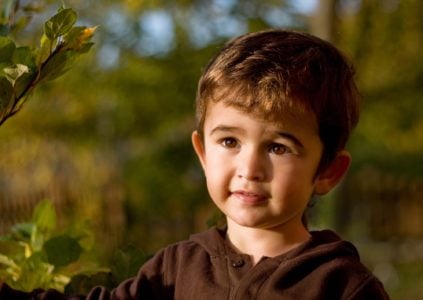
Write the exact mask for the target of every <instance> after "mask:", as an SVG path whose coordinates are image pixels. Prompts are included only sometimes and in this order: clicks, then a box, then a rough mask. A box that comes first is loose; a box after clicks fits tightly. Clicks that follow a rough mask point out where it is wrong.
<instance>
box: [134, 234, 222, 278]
mask: <svg viewBox="0 0 423 300" xmlns="http://www.w3.org/2000/svg"><path fill="white" fill-rule="evenodd" d="M221 234H222V232H221V231H220V230H218V229H216V228H212V229H209V230H207V231H204V232H201V233H196V234H193V235H191V237H190V238H189V239H188V240H184V241H180V242H178V243H174V244H171V245H168V246H166V247H165V248H162V249H161V250H159V251H158V252H157V253H156V254H155V255H154V256H153V257H152V258H151V259H150V260H149V261H148V262H147V263H146V264H145V265H144V267H143V268H142V269H147V268H151V267H154V268H155V269H161V270H162V271H163V272H172V271H177V269H179V268H182V267H186V266H187V265H192V264H195V263H199V262H200V261H202V260H204V259H207V257H209V256H214V255H219V254H221V253H222V252H223V251H224V250H223V238H222V236H221Z"/></svg>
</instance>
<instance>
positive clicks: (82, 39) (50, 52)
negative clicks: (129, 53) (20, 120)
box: [0, 7, 96, 125]
mask: <svg viewBox="0 0 423 300" xmlns="http://www.w3.org/2000/svg"><path fill="white" fill-rule="evenodd" d="M76 21H77V13H76V12H75V11H74V10H73V9H72V8H63V7H62V8H60V9H59V11H58V12H57V13H56V14H55V15H54V16H52V17H51V18H50V19H49V20H48V21H46V22H45V23H44V33H43V35H42V37H41V39H40V44H39V46H38V47H32V48H31V47H28V46H17V45H16V44H15V42H14V41H13V40H12V39H11V38H10V37H8V36H1V35H0V125H1V124H3V123H4V122H5V121H6V120H7V119H8V118H10V117H11V116H13V115H15V114H16V113H17V112H19V111H20V110H21V108H22V107H23V105H24V103H25V102H26V101H27V99H28V96H29V95H30V94H31V93H32V92H33V90H34V88H35V87H37V86H38V85H39V84H40V83H43V82H47V81H51V80H54V79H56V78H58V77H60V76H61V75H63V74H64V73H65V72H66V71H68V70H69V68H70V67H71V66H72V64H73V62H74V60H75V58H77V57H78V56H79V55H81V54H83V53H86V52H88V51H89V50H90V48H91V46H92V45H93V43H92V42H90V40H91V38H92V37H93V35H94V32H95V30H96V27H85V26H75V24H76Z"/></svg>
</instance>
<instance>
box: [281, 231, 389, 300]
mask: <svg viewBox="0 0 423 300" xmlns="http://www.w3.org/2000/svg"><path fill="white" fill-rule="evenodd" d="M311 235H312V237H311V238H310V240H309V241H308V242H306V243H305V244H304V245H302V246H300V247H299V248H298V249H297V250H296V251H294V252H293V253H290V254H289V255H288V257H286V259H287V261H290V262H291V263H292V264H295V266H297V267H298V268H296V267H295V266H294V265H293V270H294V269H297V270H301V271H302V272H304V274H307V275H305V276H304V277H303V280H304V281H307V282H308V284H309V285H311V286H314V287H315V288H317V289H318V290H321V291H325V293H327V295H326V296H327V298H340V299H388V297H387V295H386V292H385V291H384V289H383V285H382V283H381V282H380V281H379V280H378V279H377V278H376V277H375V276H374V275H373V274H372V272H371V271H370V270H369V269H368V268H367V267H366V266H365V265H364V264H363V263H362V262H361V260H360V256H359V253H358V251H357V249H356V247H355V246H354V245H353V244H352V243H350V242H348V241H345V240H343V239H341V238H340V237H339V236H338V235H337V234H336V233H334V232H332V231H329V230H324V231H315V232H311ZM376 295H379V297H376ZM363 297H364V298H363Z"/></svg>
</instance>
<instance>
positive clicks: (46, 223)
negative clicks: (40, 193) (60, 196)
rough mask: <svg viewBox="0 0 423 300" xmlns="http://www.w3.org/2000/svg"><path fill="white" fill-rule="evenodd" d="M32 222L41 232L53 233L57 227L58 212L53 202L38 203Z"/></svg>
mask: <svg viewBox="0 0 423 300" xmlns="http://www.w3.org/2000/svg"><path fill="white" fill-rule="evenodd" d="M32 222H33V223H34V224H35V225H36V226H37V227H38V229H39V230H41V231H47V232H50V231H52V230H53V229H54V228H55V227H56V211H55V209H54V204H53V202H52V201H50V200H43V201H41V202H40V203H38V204H37V206H36V207H35V210H34V212H33V214H32Z"/></svg>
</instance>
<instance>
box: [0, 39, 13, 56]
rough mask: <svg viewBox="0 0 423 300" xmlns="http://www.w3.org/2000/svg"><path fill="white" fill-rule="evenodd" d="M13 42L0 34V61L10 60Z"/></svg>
mask: <svg viewBox="0 0 423 300" xmlns="http://www.w3.org/2000/svg"><path fill="white" fill-rule="evenodd" d="M15 48H16V45H15V43H14V42H13V41H12V40H11V39H9V38H8V37H3V36H0V62H11V61H12V56H13V52H14V51H15Z"/></svg>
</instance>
